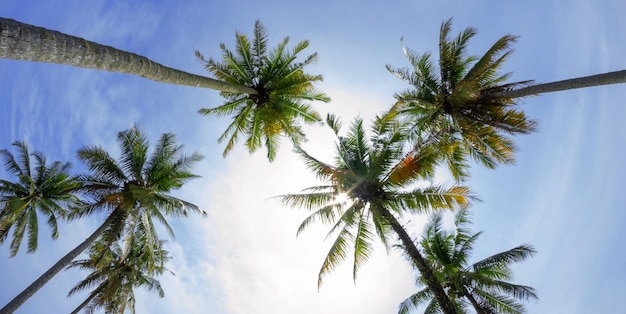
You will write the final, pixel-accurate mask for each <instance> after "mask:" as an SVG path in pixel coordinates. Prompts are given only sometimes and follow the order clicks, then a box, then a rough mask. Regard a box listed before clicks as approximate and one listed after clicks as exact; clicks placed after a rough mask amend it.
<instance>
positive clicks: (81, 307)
mask: <svg viewBox="0 0 626 314" xmlns="http://www.w3.org/2000/svg"><path fill="white" fill-rule="evenodd" d="M103 287H104V286H102V285H101V286H99V287H98V288H96V289H95V290H94V291H92V292H91V294H89V296H88V297H87V299H85V301H83V302H82V303H81V304H80V305H78V306H77V307H76V308H75V309H74V310H73V311H72V314H78V312H80V310H82V309H83V308H84V307H85V305H87V304H89V302H90V301H91V300H92V299H93V298H95V297H96V295H98V292H100V291H101V290H102V288H103Z"/></svg>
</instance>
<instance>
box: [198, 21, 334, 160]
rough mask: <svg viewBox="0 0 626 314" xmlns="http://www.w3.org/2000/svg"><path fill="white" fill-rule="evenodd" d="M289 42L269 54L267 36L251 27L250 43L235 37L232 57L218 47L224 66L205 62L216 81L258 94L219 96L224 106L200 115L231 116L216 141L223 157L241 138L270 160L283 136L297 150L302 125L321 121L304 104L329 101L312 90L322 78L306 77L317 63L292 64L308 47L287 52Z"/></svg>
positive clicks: (310, 59) (301, 45) (302, 44)
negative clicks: (264, 150) (308, 68)
mask: <svg viewBox="0 0 626 314" xmlns="http://www.w3.org/2000/svg"><path fill="white" fill-rule="evenodd" d="M288 43H289V38H285V39H284V40H283V41H282V42H280V43H279V44H278V46H277V47H276V48H275V49H274V50H272V51H271V52H269V53H268V49H267V35H266V33H265V29H264V28H263V26H262V25H261V23H260V22H259V21H256V23H255V25H254V39H253V40H252V42H250V40H249V39H248V37H247V36H245V35H242V34H239V33H237V43H236V50H235V52H233V51H231V50H229V49H227V48H226V46H225V45H224V44H221V46H220V47H221V49H222V54H223V61H222V62H218V61H215V60H214V59H209V60H205V59H204V57H203V56H202V55H201V54H200V53H199V52H196V55H197V56H198V57H199V58H200V60H202V61H203V62H204V63H205V67H206V69H207V70H208V71H210V72H211V73H213V75H215V77H216V78H218V79H220V80H222V81H224V82H228V83H232V84H236V85H241V86H248V87H252V88H254V89H255V90H256V91H257V94H237V93H230V92H222V93H221V94H222V96H224V97H225V98H226V103H225V104H223V105H221V106H219V107H215V108H209V109H201V110H200V113H202V114H205V115H209V114H215V115H218V116H224V115H233V121H232V123H231V124H230V125H229V126H228V128H227V129H226V131H225V132H224V133H223V134H222V135H221V137H220V138H219V141H220V142H221V141H223V140H228V142H227V144H226V148H225V149H224V155H226V154H227V153H228V152H229V151H230V150H231V149H232V147H233V145H234V144H235V143H236V142H237V140H238V139H239V136H240V135H244V136H246V139H245V145H246V146H247V147H248V150H249V151H250V152H251V153H252V152H254V151H256V150H257V149H258V148H260V147H261V146H262V145H263V144H265V146H266V148H267V157H268V159H269V160H270V161H272V160H274V158H275V156H276V150H277V149H278V145H279V143H280V141H279V140H280V136H281V135H286V136H287V137H289V138H290V139H291V140H292V142H293V143H295V144H298V143H300V142H301V141H302V140H303V139H304V138H305V135H304V133H303V131H302V128H301V126H300V121H304V122H305V123H313V122H319V121H321V120H322V119H321V118H320V116H319V115H318V114H317V112H315V111H314V110H313V109H311V107H310V106H309V105H308V104H306V102H307V101H313V100H318V101H324V102H327V101H329V100H330V99H329V98H328V97H327V96H326V95H324V94H323V93H321V92H319V91H317V90H316V89H315V88H314V87H313V83H314V82H316V81H321V80H322V76H321V75H310V74H307V73H305V72H304V70H303V68H304V66H306V65H308V64H310V63H311V62H313V61H315V59H316V58H317V54H316V53H314V54H312V55H310V56H309V57H307V58H306V59H305V60H304V61H303V62H295V60H296V57H297V55H298V53H300V52H301V51H302V50H304V49H305V48H307V47H308V45H309V43H308V41H301V42H299V43H298V44H296V46H295V47H294V48H293V49H292V50H289V49H288V48H287V44H288Z"/></svg>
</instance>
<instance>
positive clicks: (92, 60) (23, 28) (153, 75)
mask: <svg viewBox="0 0 626 314" xmlns="http://www.w3.org/2000/svg"><path fill="white" fill-rule="evenodd" d="M0 58H5V59H13V60H28V61H35V62H49V63H58V64H67V65H73V66H77V67H81V68H88V69H96V70H104V71H109V72H118V73H127V74H133V75H138V76H141V77H144V78H147V79H149V80H153V81H157V82H163V83H171V84H177V85H186V86H193V87H203V88H210V89H215V90H219V91H222V92H230V93H242V94H257V91H256V90H255V89H254V88H250V87H246V86H239V85H234V84H230V83H227V82H223V81H219V80H215V79H212V78H208V77H204V76H200V75H195V74H191V73H187V72H183V71H179V70H176V69H172V68H169V67H166V66H163V65H161V64H158V63H156V62H154V61H152V60H150V59H148V58H146V57H142V56H139V55H137V54H134V53H130V52H126V51H122V50H119V49H115V48H113V47H109V46H105V45H100V44H98V43H95V42H92V41H88V40H85V39H83V38H79V37H75V36H71V35H67V34H63V33H61V32H57V31H53V30H48V29H45V28H41V27H37V26H33V25H28V24H24V23H21V22H18V21H15V20H11V19H6V18H0Z"/></svg>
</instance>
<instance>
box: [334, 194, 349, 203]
mask: <svg viewBox="0 0 626 314" xmlns="http://www.w3.org/2000/svg"><path fill="white" fill-rule="evenodd" d="M347 201H348V194H347V193H339V194H337V196H336V197H335V202H337V203H345V202H347Z"/></svg>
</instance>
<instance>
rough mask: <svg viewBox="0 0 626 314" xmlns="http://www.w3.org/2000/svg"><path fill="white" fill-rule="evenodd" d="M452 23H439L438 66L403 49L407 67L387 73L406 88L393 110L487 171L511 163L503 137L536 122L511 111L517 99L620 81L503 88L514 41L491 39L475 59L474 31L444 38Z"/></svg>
mask: <svg viewBox="0 0 626 314" xmlns="http://www.w3.org/2000/svg"><path fill="white" fill-rule="evenodd" d="M451 25H452V19H450V20H448V21H446V22H444V23H442V25H441V30H440V37H439V62H438V67H437V65H436V63H435V61H434V60H432V58H431V55H430V53H424V54H417V53H415V52H414V51H411V50H410V49H408V48H406V47H404V46H403V51H404V54H405V55H406V57H407V58H408V60H409V62H410V63H411V68H393V67H391V66H387V69H388V70H389V71H390V72H391V73H392V74H394V75H395V76H397V77H398V78H400V79H402V80H404V81H406V82H408V83H409V84H410V85H412V86H411V88H410V89H408V90H406V91H404V92H401V93H398V94H396V95H395V97H396V99H397V103H396V105H395V106H394V110H397V111H399V112H402V113H404V114H406V115H409V116H411V117H412V118H413V119H414V123H415V124H414V130H415V132H416V133H418V134H420V135H421V136H424V134H429V135H430V136H432V137H434V138H437V137H439V136H441V135H442V134H444V133H451V134H454V135H455V136H456V137H457V140H458V141H459V142H460V143H462V145H463V147H464V148H465V150H466V152H468V153H469V155H471V156H472V157H473V158H474V159H475V160H477V161H479V162H480V163H482V164H484V165H485V166H487V167H490V168H493V167H495V166H496V165H497V164H500V163H503V164H511V163H513V162H514V161H515V158H514V157H515V156H514V152H515V150H516V147H515V144H514V142H513V141H512V139H511V138H509V137H508V136H507V135H515V134H527V133H530V132H533V131H535V130H536V122H535V121H533V120H530V119H528V118H527V117H526V115H525V114H524V112H523V111H521V110H519V109H517V102H516V101H517V99H519V98H521V97H526V96H530V95H536V94H539V93H547V92H554V91H561V90H566V89H572V88H582V87H588V86H598V85H607V84H616V83H624V82H626V71H618V72H611V73H605V74H600V75H594V76H588V77H581V78H576V79H571V80H565V81H559V82H554V83H547V84H538V85H533V82H532V81H521V82H514V83H507V82H506V81H507V80H508V79H509V77H510V73H505V74H501V73H499V72H500V70H501V68H502V66H503V64H504V61H506V59H507V58H508V57H509V55H510V54H511V52H512V50H511V45H512V44H513V43H515V41H516V39H517V37H515V36H511V35H506V36H503V37H502V38H500V39H499V40H497V41H496V42H495V43H494V44H493V45H492V46H491V48H489V49H488V50H487V52H486V53H485V54H484V55H482V56H481V57H480V58H478V57H477V56H473V55H468V54H467V51H466V50H467V44H468V42H469V40H470V39H471V38H472V37H473V36H474V35H476V29H474V28H466V29H465V30H464V31H463V32H461V33H460V34H458V35H457V36H456V37H455V38H451V37H450V31H451Z"/></svg>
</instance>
